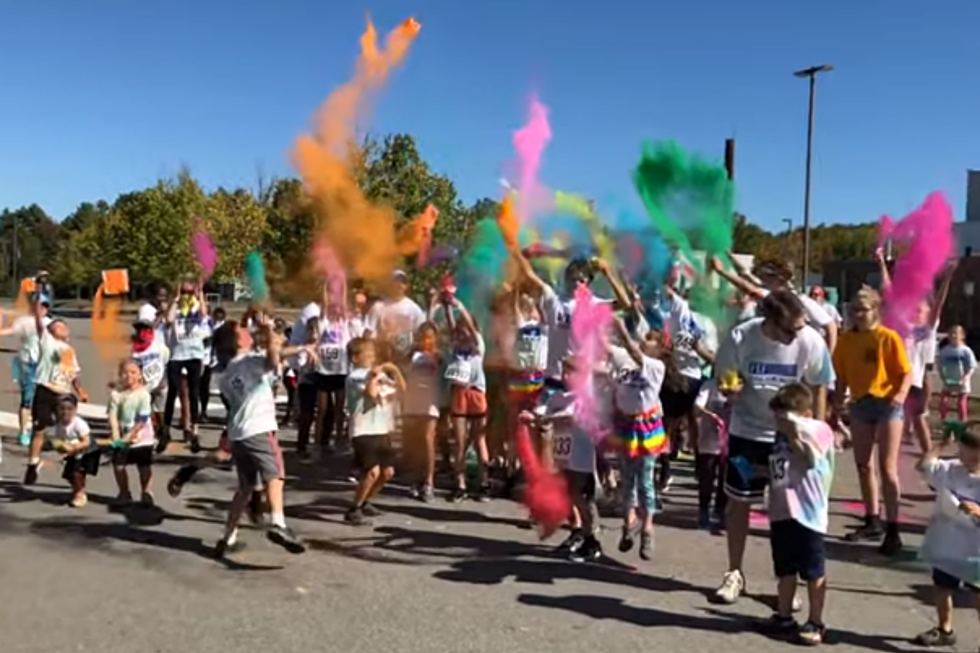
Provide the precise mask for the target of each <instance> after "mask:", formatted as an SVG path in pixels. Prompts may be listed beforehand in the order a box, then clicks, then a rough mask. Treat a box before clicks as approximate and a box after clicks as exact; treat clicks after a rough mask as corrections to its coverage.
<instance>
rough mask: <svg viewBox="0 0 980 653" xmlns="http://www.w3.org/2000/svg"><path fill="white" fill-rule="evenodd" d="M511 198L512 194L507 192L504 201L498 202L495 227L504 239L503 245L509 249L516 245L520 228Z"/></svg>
mask: <svg viewBox="0 0 980 653" xmlns="http://www.w3.org/2000/svg"><path fill="white" fill-rule="evenodd" d="M512 198H513V194H512V193H508V194H507V195H506V196H505V197H504V201H503V202H501V203H500V211H498V212H497V227H498V228H499V229H500V235H501V237H502V238H503V239H504V245H505V246H506V247H507V249H510V250H513V249H516V248H517V247H518V242H519V240H518V234H519V232H520V229H521V228H520V224H519V223H518V220H517V214H516V213H515V212H514V200H513V199H512Z"/></svg>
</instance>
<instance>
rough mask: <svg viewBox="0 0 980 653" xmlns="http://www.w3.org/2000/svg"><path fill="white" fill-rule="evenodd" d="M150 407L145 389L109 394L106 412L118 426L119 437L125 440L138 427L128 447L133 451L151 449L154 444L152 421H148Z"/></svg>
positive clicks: (148, 394) (150, 402) (148, 395)
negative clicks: (135, 435) (113, 418)
mask: <svg viewBox="0 0 980 653" xmlns="http://www.w3.org/2000/svg"><path fill="white" fill-rule="evenodd" d="M151 406H152V401H151V400H150V393H149V392H147V391H146V388H137V389H136V390H128V391H113V392H112V393H110V394H109V406H108V408H107V410H106V412H108V413H109V414H110V415H114V416H115V418H116V421H117V423H118V424H119V437H121V438H125V437H127V436H128V435H129V433H130V431H132V430H133V429H134V428H135V427H136V426H137V425H139V427H140V429H139V435H138V436H137V438H136V441H135V442H133V443H132V444H131V445H129V446H130V447H131V448H133V449H135V448H137V447H152V446H153V445H154V444H156V436H155V435H154V433H153V421H152V420H151V419H150V413H151V412H152V407H151Z"/></svg>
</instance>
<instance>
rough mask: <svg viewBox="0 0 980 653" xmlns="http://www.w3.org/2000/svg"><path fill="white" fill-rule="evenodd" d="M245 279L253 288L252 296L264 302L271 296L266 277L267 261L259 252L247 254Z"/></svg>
mask: <svg viewBox="0 0 980 653" xmlns="http://www.w3.org/2000/svg"><path fill="white" fill-rule="evenodd" d="M245 280H246V281H247V282H248V286H249V288H251V289H252V298H253V299H254V300H255V301H258V302H264V301H265V300H266V299H268V298H269V284H268V282H267V281H266V277H265V263H263V262H262V256H261V255H260V254H259V253H258V252H249V253H248V255H246V256H245Z"/></svg>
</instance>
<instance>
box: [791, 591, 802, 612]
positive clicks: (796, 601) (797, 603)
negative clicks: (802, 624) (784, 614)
mask: <svg viewBox="0 0 980 653" xmlns="http://www.w3.org/2000/svg"><path fill="white" fill-rule="evenodd" d="M792 609H793V612H799V611H800V610H802V609H803V600H802V599H800V595H799V594H794V595H793V608H792Z"/></svg>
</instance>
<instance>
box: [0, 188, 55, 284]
mask: <svg viewBox="0 0 980 653" xmlns="http://www.w3.org/2000/svg"><path fill="white" fill-rule="evenodd" d="M15 229H16V232H17V237H16V239H15V238H14V231H15ZM60 233H61V225H59V224H58V223H57V222H55V221H54V220H53V219H52V218H51V216H49V215H48V214H47V213H45V212H44V209H42V208H41V207H40V206H38V205H37V204H31V205H30V206H24V207H21V208H19V209H16V210H13V211H10V210H6V209H5V210H4V211H3V213H2V214H0V255H2V259H3V269H2V270H0V272H2V276H0V280H2V282H3V285H4V286H6V287H16V285H17V284H18V283H19V282H20V278H16V279H15V278H14V271H15V270H14V268H15V267H16V274H17V277H24V276H27V275H29V274H35V273H36V272H37V271H38V270H40V269H48V268H50V267H52V266H53V264H54V263H55V259H56V258H57V254H58V240H59V237H60ZM15 240H16V252H15V251H14V241H15ZM15 255H16V257H17V260H16V266H15V261H14V257H15ZM11 284H13V286H11Z"/></svg>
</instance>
